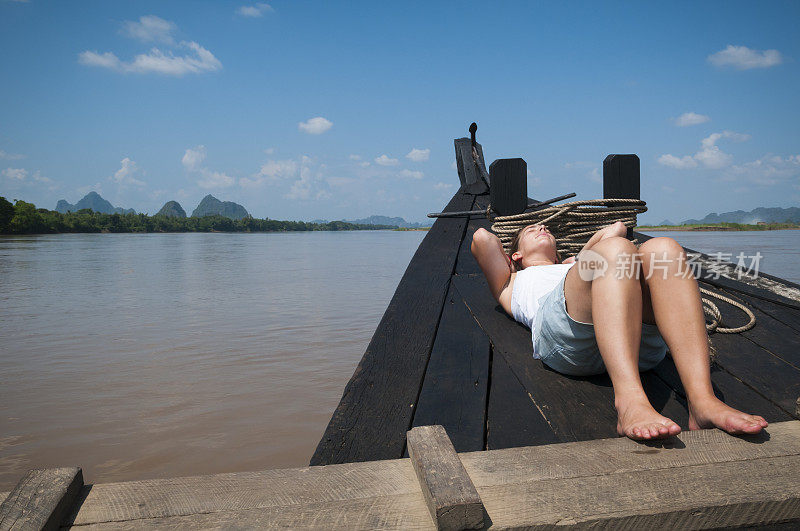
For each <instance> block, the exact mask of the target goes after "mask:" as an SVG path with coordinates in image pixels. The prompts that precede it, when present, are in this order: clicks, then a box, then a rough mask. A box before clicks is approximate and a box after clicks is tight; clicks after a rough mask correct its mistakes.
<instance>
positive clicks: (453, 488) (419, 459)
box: [408, 426, 483, 530]
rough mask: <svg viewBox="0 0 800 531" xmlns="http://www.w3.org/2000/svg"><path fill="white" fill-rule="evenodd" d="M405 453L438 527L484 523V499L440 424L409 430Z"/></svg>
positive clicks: (471, 527) (462, 527)
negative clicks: (407, 454)
mask: <svg viewBox="0 0 800 531" xmlns="http://www.w3.org/2000/svg"><path fill="white" fill-rule="evenodd" d="M408 453H409V456H410V458H411V464H412V465H413V466H414V470H415V472H416V473H417V478H418V479H419V483H420V487H421V488H422V494H423V496H424V497H425V503H426V504H427V506H428V510H429V511H430V513H431V518H433V521H434V522H436V527H437V528H438V529H447V530H457V529H479V528H481V527H483V503H481V498H480V496H478V492H477V491H476V490H475V486H474V485H473V484H472V481H471V480H470V479H469V476H468V475H467V471H466V470H464V465H462V464H461V460H459V458H458V454H456V450H455V448H453V444H452V443H451V442H450V439H449V438H448V437H447V433H446V432H445V430H444V428H443V427H442V426H419V427H416V428H413V429H412V430H411V431H409V432H408Z"/></svg>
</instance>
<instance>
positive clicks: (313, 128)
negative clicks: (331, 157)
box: [297, 116, 333, 135]
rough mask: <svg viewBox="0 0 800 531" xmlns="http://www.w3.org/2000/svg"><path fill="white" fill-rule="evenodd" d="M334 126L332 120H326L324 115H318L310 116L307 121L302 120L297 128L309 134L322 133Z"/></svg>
mask: <svg viewBox="0 0 800 531" xmlns="http://www.w3.org/2000/svg"><path fill="white" fill-rule="evenodd" d="M331 127H333V122H331V121H330V120H326V119H325V118H323V117H322V116H317V117H316V118H310V119H308V120H306V121H305V122H300V123H299V124H297V128H298V129H299V130H300V131H303V132H304V133H308V134H309V135H321V134H322V133H324V132H325V131H327V130H328V129H330V128H331Z"/></svg>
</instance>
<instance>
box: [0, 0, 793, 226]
mask: <svg viewBox="0 0 800 531" xmlns="http://www.w3.org/2000/svg"><path fill="white" fill-rule="evenodd" d="M797 20H800V4H798V3H797V2H757V3H756V2H677V3H670V4H664V3H654V2H641V3H634V2H624V3H616V2H611V3H608V2H605V3H600V2H573V3H562V2H558V3H556V2H552V3H548V4H543V3H534V2H493V3H488V4H487V3H485V2H484V3H478V2H474V3H473V2H458V3H453V2H402V3H396V2H395V3H388V2H341V3H338V2H321V1H320V2H306V1H297V0H291V1H289V0H280V1H279V0H276V1H274V2H269V3H268V4H266V3H258V2H244V1H238V2H223V1H199V0H193V1H191V2H189V1H187V2H180V1H170V2H148V1H137V2H108V1H97V2H90V1H84V2H61V1H55V0H53V1H44V0H29V1H27V2H21V1H11V0H0V46H2V50H3V53H2V54H1V55H0V77H2V80H3V81H2V83H0V195H4V196H6V197H8V198H15V199H24V200H26V201H31V202H34V203H36V204H37V206H42V207H46V208H51V209H52V208H54V207H55V204H56V201H57V200H58V199H61V198H63V199H66V200H68V201H70V202H73V203H74V202H75V201H77V200H78V199H80V198H81V197H82V196H83V195H84V194H85V193H86V192H88V191H89V190H96V191H98V192H99V193H101V195H103V196H104V197H105V198H107V199H109V200H110V201H111V202H112V203H114V204H115V205H117V206H123V207H126V208H135V209H136V210H137V211H144V212H150V213H154V212H155V211H157V210H158V209H159V208H160V207H161V205H162V204H163V203H164V202H166V201H167V200H170V199H176V200H178V201H179V202H180V203H181V204H182V205H183V206H184V208H185V209H186V210H188V211H191V210H192V209H193V208H194V207H195V206H196V205H197V203H198V202H199V201H200V199H201V198H202V197H203V196H204V195H206V194H208V193H211V194H213V195H215V196H216V197H217V198H219V199H223V200H232V201H236V202H239V203H241V204H243V205H244V206H245V207H246V208H247V209H248V210H249V211H250V213H251V214H253V215H254V216H257V217H270V218H273V219H305V220H310V219H314V218H326V219H342V218H356V217H363V216H368V215H370V214H382V215H391V216H402V217H404V218H406V219H407V220H409V221H422V220H424V219H425V215H426V213H428V212H432V211H437V210H440V209H441V208H442V207H443V206H444V205H445V204H446V202H447V201H448V200H449V198H450V197H451V196H452V194H453V193H454V192H455V190H456V188H457V184H458V176H457V174H456V171H455V168H454V165H453V160H454V159H453V157H454V150H453V143H452V141H453V138H456V137H460V136H466V135H467V131H466V129H467V126H468V125H469V123H470V122H472V121H476V122H478V126H479V129H478V139H479V141H480V142H482V144H483V146H484V153H485V155H486V158H487V163H489V162H491V161H492V160H494V159H497V158H506V157H518V156H521V157H523V158H524V159H525V160H526V161H527V162H528V167H529V169H530V173H531V175H530V176H529V179H528V192H529V195H530V196H531V197H535V198H538V199H543V198H549V197H553V196H556V195H560V194H563V193H568V192H576V193H577V194H578V198H584V199H588V198H593V197H601V194H602V185H601V178H600V176H601V169H602V160H603V158H604V157H605V156H606V155H607V154H609V153H637V154H638V155H639V157H640V158H641V161H642V197H643V199H645V200H646V201H647V202H648V206H649V208H650V212H648V213H646V214H644V215H643V216H641V217H640V223H642V222H658V221H661V220H663V219H664V218H669V219H671V220H674V221H679V220H682V219H686V218H689V217H699V216H703V215H705V214H707V213H709V212H722V211H729V210H736V209H744V210H750V209H752V208H755V207H758V206H782V207H788V206H796V205H798V204H800V127H798V124H800V104H798V100H797V94H798V93H800V75H799V74H798V58H800V39H798V38H797V32H796V24H797Z"/></svg>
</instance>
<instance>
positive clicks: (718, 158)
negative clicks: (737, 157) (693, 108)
mask: <svg viewBox="0 0 800 531" xmlns="http://www.w3.org/2000/svg"><path fill="white" fill-rule="evenodd" d="M723 138H724V139H727V140H732V141H733V142H744V141H746V140H749V139H750V135H745V134H742V133H735V132H733V131H723V132H721V133H712V134H710V135H708V136H707V137H706V138H704V139H703V140H702V141H701V142H700V151H698V152H697V153H695V154H694V155H685V156H683V157H676V156H675V155H671V154H665V155H661V156H660V157H658V162H659V164H663V165H664V166H669V167H671V168H675V169H678V170H686V169H691V168H696V167H697V166H698V165H700V164H702V165H703V166H704V167H706V168H709V169H712V170H719V169H722V168H725V167H727V166H730V164H731V163H732V162H733V155H730V154H729V153H725V152H724V151H722V150H721V149H720V148H719V146H717V142H719V141H720V140H721V139H723Z"/></svg>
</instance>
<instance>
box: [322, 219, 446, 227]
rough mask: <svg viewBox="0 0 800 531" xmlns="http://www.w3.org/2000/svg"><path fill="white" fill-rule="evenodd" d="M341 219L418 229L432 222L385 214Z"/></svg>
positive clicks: (358, 222)
mask: <svg viewBox="0 0 800 531" xmlns="http://www.w3.org/2000/svg"><path fill="white" fill-rule="evenodd" d="M341 221H344V222H345V223H357V224H361V225H396V226H398V227H402V228H404V229H419V228H421V227H430V226H431V225H432V224H433V221H431V222H430V223H409V222H408V221H406V220H405V219H403V218H396V217H395V218H390V217H387V216H370V217H368V218H361V219H343V220H341ZM311 223H328V220H326V219H315V220H312V221H311Z"/></svg>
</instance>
